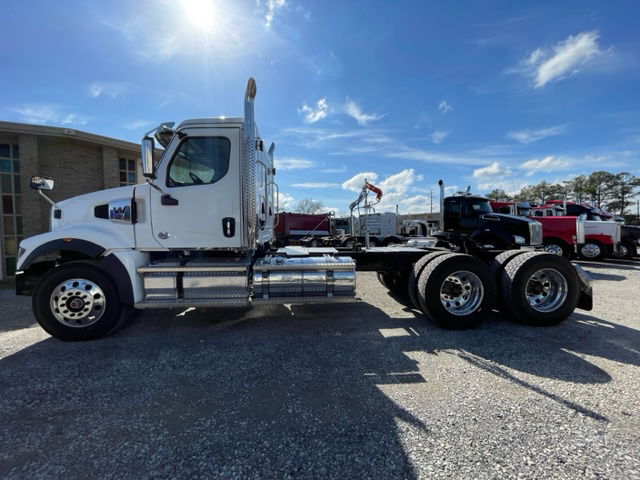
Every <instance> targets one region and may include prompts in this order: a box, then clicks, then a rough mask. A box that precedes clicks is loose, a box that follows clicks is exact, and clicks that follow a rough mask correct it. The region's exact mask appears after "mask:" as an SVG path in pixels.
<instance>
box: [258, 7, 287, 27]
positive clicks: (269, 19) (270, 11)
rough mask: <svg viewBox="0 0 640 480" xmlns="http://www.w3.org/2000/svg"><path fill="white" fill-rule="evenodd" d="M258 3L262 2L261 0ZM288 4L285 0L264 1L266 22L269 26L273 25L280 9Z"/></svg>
mask: <svg viewBox="0 0 640 480" xmlns="http://www.w3.org/2000/svg"><path fill="white" fill-rule="evenodd" d="M258 4H260V0H258ZM286 4H287V2H286V1H285V0H266V1H265V2H264V24H265V26H266V27H267V28H269V27H271V24H272V23H273V19H274V18H275V16H276V13H277V12H278V10H280V9H281V8H282V7H284V6H285V5H286Z"/></svg>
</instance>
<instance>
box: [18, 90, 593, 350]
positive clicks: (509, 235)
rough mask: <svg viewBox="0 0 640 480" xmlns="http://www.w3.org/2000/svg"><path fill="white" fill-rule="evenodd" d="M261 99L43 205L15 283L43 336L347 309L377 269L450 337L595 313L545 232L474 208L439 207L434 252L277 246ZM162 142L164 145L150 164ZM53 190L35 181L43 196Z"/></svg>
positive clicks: (249, 98)
mask: <svg viewBox="0 0 640 480" xmlns="http://www.w3.org/2000/svg"><path fill="white" fill-rule="evenodd" d="M255 96H256V84H255V81H254V80H253V79H252V78H251V79H249V82H248V83H247V88H246V91H245V98H244V116H243V117H215V118H195V119H190V120H185V121H183V122H182V123H180V124H179V125H178V126H176V127H174V124H173V123H164V124H162V125H160V126H158V127H157V128H155V129H153V130H151V131H150V132H148V133H147V134H146V135H145V136H144V138H143V140H142V157H141V162H142V172H143V174H144V176H145V177H146V179H147V181H146V182H145V183H142V184H138V185H131V186H124V187H120V188H114V189H110V190H104V191H99V192H94V193H90V194H87V195H81V196H78V197H74V198H70V199H68V200H65V201H61V202H58V203H54V202H51V204H52V207H51V216H50V219H51V230H50V231H49V232H47V233H44V234H40V235H36V236H33V237H30V238H27V239H25V240H23V241H22V242H21V243H20V249H19V258H18V271H17V273H16V292H17V293H18V294H21V295H31V296H32V304H33V310H34V314H35V317H36V319H37V320H38V322H39V324H40V325H41V326H42V327H43V328H44V329H45V330H46V331H47V332H49V333H50V334H51V335H53V336H56V337H58V338H61V339H64V340H88V339H95V338H99V337H102V336H104V335H107V334H109V333H110V332H112V331H114V330H116V329H117V328H118V327H119V326H120V325H121V324H122V322H124V321H126V319H127V318H128V317H129V315H130V314H131V313H132V312H133V311H134V310H137V309H157V308H186V307H207V308H211V307H229V306H236V307H248V306H252V305H260V304H270V303H279V304H297V303H318V302H323V303H327V302H328V303H335V302H349V301H354V300H356V271H370V272H377V274H378V278H379V279H380V281H381V282H382V283H383V284H384V285H385V286H386V287H387V288H388V289H389V290H390V291H392V292H393V293H394V294H395V295H396V296H397V298H399V299H400V300H401V301H406V302H407V303H408V304H410V305H411V306H412V307H414V308H415V309H416V311H419V312H422V313H423V314H424V315H425V316H426V317H427V318H429V319H431V320H433V321H435V322H437V323H438V324H439V325H441V326H443V327H445V328H452V329H459V328H469V327H472V326H474V325H477V324H478V323H479V322H480V321H482V319H483V318H484V317H486V316H487V315H488V314H489V313H490V312H491V311H492V310H494V309H498V310H500V311H502V312H505V313H506V314H507V315H508V316H509V317H510V318H512V319H514V320H516V321H520V322H523V323H530V324H534V325H549V324H553V323H557V322H560V321H562V320H563V319H565V318H566V317H567V316H568V315H570V314H571V312H573V310H574V309H575V308H582V309H586V310H590V309H591V308H592V289H591V283H590V279H589V277H588V275H587V274H586V273H585V272H584V271H583V270H582V269H581V268H580V267H579V266H577V265H573V264H571V263H570V262H569V261H568V260H566V259H565V258H562V257H560V256H557V255H553V254H549V253H547V252H544V251H540V250H539V247H540V246H541V245H542V228H541V225H540V223H538V222H536V221H534V220H532V219H528V218H525V217H515V216H510V215H500V214H496V213H493V212H492V211H491V207H490V205H489V204H488V201H486V199H482V198H476V197H473V196H470V195H465V196H453V197H447V198H444V196H443V195H441V205H442V208H441V212H442V223H441V230H442V233H441V234H440V235H439V238H440V241H441V242H442V245H443V246H442V247H423V248H416V247H410V246H406V245H400V246H387V247H384V246H380V247H375V246H371V238H370V237H369V235H368V234H367V233H366V232H365V236H366V237H369V239H368V242H366V245H368V246H365V247H364V248H361V247H360V246H359V245H357V244H354V245H350V246H347V247H341V246H339V247H324V248H313V247H303V246H286V247H278V246H276V234H275V232H276V230H277V225H278V221H277V215H278V200H277V193H278V186H277V184H276V181H275V173H276V172H275V169H274V151H275V146H274V145H273V144H271V146H270V147H269V148H268V149H265V147H264V141H263V140H262V139H261V138H260V135H259V132H258V128H257V125H256V122H255V119H254V115H255V113H254V100H255ZM155 142H158V143H160V144H161V145H162V146H163V147H164V152H163V154H162V157H161V158H160V160H159V161H158V162H157V163H154V148H155V147H154V145H155ZM53 186H54V182H53V180H52V179H47V178H44V177H39V176H34V177H32V181H31V187H32V188H34V189H36V190H38V192H39V193H40V194H41V195H43V196H46V195H45V193H44V192H45V191H47V190H50V189H51V188H53ZM364 213H366V214H369V213H373V212H370V211H365V212H364ZM462 227H464V228H467V227H469V229H473V228H475V231H473V232H471V233H465V232H463V231H461V230H459V229H460V228H462ZM291 230H296V229H289V233H291ZM488 233H493V235H492V236H488V235H486V234H488ZM365 240H366V238H365ZM451 246H453V247H457V248H451ZM513 247H520V248H519V249H514V248H513ZM452 250H456V251H452ZM498 290H499V291H500V296H499V298H500V301H498V300H497V291H498Z"/></svg>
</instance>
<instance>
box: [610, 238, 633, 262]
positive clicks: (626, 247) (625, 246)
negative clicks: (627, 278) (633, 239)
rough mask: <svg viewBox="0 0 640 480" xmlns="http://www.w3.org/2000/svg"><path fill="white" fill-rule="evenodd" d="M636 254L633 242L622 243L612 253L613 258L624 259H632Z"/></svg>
mask: <svg viewBox="0 0 640 480" xmlns="http://www.w3.org/2000/svg"><path fill="white" fill-rule="evenodd" d="M635 254H636V247H635V245H633V244H631V243H626V242H625V243H622V244H620V248H619V249H618V250H617V251H614V252H613V253H612V254H611V257H612V258H620V259H622V260H631V259H632V258H633V257H634V255H635Z"/></svg>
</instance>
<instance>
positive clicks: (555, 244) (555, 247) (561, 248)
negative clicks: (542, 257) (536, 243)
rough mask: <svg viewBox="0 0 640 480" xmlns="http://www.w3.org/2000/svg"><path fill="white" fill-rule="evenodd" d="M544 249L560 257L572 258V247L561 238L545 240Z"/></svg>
mask: <svg viewBox="0 0 640 480" xmlns="http://www.w3.org/2000/svg"><path fill="white" fill-rule="evenodd" d="M544 250H545V252H547V253H551V254H552V255H558V256H559V257H564V258H567V259H569V258H571V249H570V248H569V245H567V244H566V243H564V242H562V241H560V240H547V241H545V242H544Z"/></svg>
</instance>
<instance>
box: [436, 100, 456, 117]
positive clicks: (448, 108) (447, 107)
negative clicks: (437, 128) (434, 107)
mask: <svg viewBox="0 0 640 480" xmlns="http://www.w3.org/2000/svg"><path fill="white" fill-rule="evenodd" d="M438 110H440V112H442V114H443V115H445V114H446V113H449V112H452V111H453V107H452V106H451V105H449V104H448V103H447V101H446V100H442V101H441V102H440V103H439V104H438Z"/></svg>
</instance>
